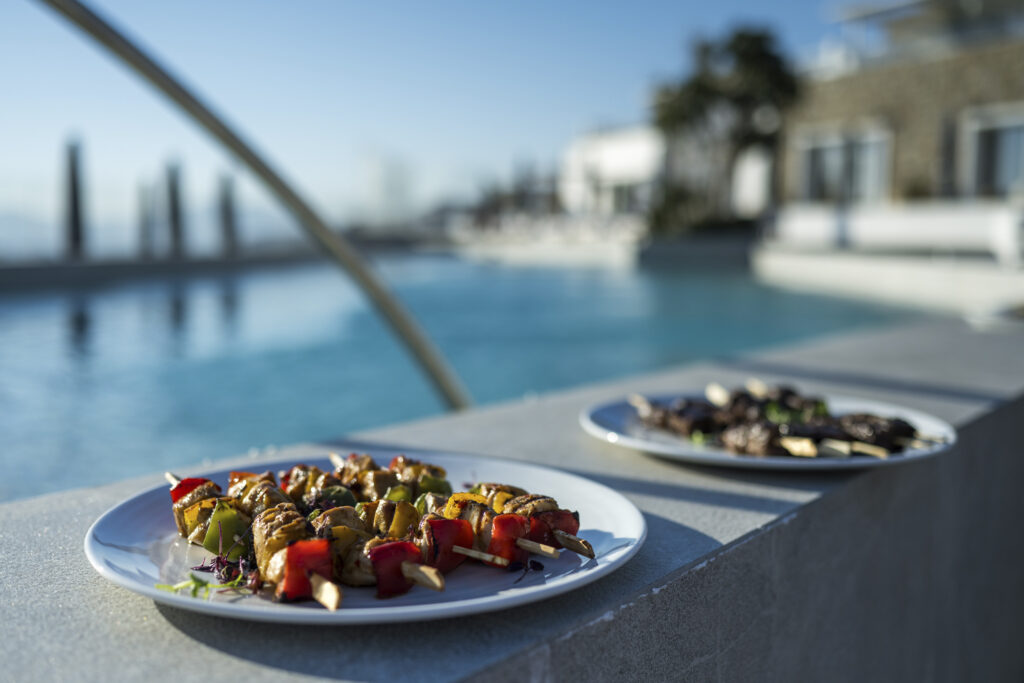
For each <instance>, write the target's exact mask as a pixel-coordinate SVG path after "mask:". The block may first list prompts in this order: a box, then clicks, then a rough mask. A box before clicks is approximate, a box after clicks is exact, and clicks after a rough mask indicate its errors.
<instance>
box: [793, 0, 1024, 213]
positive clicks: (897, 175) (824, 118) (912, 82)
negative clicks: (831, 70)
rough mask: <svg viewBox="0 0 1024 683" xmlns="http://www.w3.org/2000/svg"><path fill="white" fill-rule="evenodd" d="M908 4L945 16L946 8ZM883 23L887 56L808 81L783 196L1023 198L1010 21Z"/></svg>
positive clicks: (1022, 127) (1021, 108)
mask: <svg viewBox="0 0 1024 683" xmlns="http://www.w3.org/2000/svg"><path fill="white" fill-rule="evenodd" d="M911 4H913V5H915V6H916V7H917V14H921V12H922V10H924V11H925V16H929V12H931V14H932V15H937V16H942V17H946V18H948V14H949V13H948V9H949V7H948V6H947V5H949V3H943V2H933V3H929V2H924V3H911ZM1016 5H1017V12H1018V13H1019V5H1020V3H1016ZM996 10H998V11H996ZM1008 11H1009V10H1007V9H1006V8H1005V7H1002V6H999V7H996V8H994V9H993V12H995V13H996V14H998V15H999V16H1003V17H1007V16H1012V15H1013V13H1012V12H1011V13H1010V14H1009V15H1007V14H1006V12H1008ZM988 18H989V19H991V17H988ZM885 19H886V22H884V23H883V27H884V28H885V29H888V31H887V32H888V35H889V39H890V41H892V42H891V43H890V45H888V49H887V51H886V52H885V54H883V55H880V56H879V57H878V58H876V59H874V60H865V61H864V62H863V63H862V64H860V65H859V66H857V67H856V68H854V69H852V70H848V71H847V72H846V73H843V74H839V75H831V76H830V77H827V78H811V79H809V80H808V82H807V83H806V87H805V92H804V97H803V99H802V101H801V102H800V103H799V104H798V105H797V106H796V107H794V109H793V110H792V111H791V112H790V113H789V115H788V116H787V119H786V122H785V136H786V137H785V140H786V143H785V145H784V151H783V157H782V159H781V162H782V166H781V172H782V189H783V197H784V198H785V199H786V200H787V201H790V202H793V201H796V202H827V203H835V202H838V201H842V202H844V203H863V202H868V203H870V202H886V201H902V200H918V199H941V198H1002V197H1008V196H1013V195H1015V194H1020V193H1024V37H1021V35H1020V34H1019V33H1018V34H1016V35H1014V32H1013V31H1011V30H1009V29H1010V28H1012V26H1013V24H1012V22H1007V23H1002V24H998V23H997V24H995V28H993V22H991V21H985V22H981V21H978V20H977V18H975V20H973V21H968V22H963V21H961V22H960V23H959V24H951V23H950V22H948V21H947V22H939V21H932V22H922V21H918V22H917V23H916V24H914V23H912V22H908V21H907V20H906V18H904V17H895V18H885ZM911 26H912V27H914V30H913V31H911V30H910V29H909V28H908V27H911ZM968 29H970V30H968Z"/></svg>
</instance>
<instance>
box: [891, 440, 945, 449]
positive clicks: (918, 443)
mask: <svg viewBox="0 0 1024 683" xmlns="http://www.w3.org/2000/svg"><path fill="white" fill-rule="evenodd" d="M893 440H894V441H895V442H896V443H897V444H898V445H900V446H903V447H904V448H928V447H930V446H934V445H935V442H934V441H925V440H924V439H908V438H906V437H897V438H896V439H893Z"/></svg>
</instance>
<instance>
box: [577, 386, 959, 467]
mask: <svg viewBox="0 0 1024 683" xmlns="http://www.w3.org/2000/svg"><path fill="white" fill-rule="evenodd" d="M644 396H646V397H647V398H649V399H651V400H654V401H669V400H672V399H676V398H693V397H697V396H700V397H703V393H702V392H701V391H696V390H695V391H675V392H658V393H650V394H644ZM820 396H821V397H822V398H824V399H825V401H826V402H827V403H828V404H829V405H831V404H832V403H833V402H836V403H839V404H863V405H864V406H865V407H867V406H870V407H871V409H872V410H878V409H880V410H883V411H887V412H889V411H891V414H892V415H894V416H897V417H903V418H904V419H907V420H908V421H909V422H911V423H912V424H916V423H917V422H919V420H920V418H924V419H925V420H931V421H935V422H936V423H938V424H939V425H941V427H942V429H943V431H945V432H946V434H945V436H947V437H948V440H947V441H946V442H943V443H937V444H934V445H933V446H931V447H929V448H926V449H915V450H911V451H907V452H905V453H904V454H903V455H900V456H899V457H891V458H872V457H870V456H864V457H863V458H859V457H850V458H795V457H793V456H779V455H774V456H771V455H770V456H747V455H741V454H736V453H730V452H728V451H725V450H722V449H717V448H705V447H699V450H697V448H698V447H696V445H695V444H692V442H690V441H689V440H688V439H686V438H685V437H678V439H679V441H680V442H681V443H680V445H678V446H677V445H675V444H669V443H663V442H660V441H654V440H650V439H645V438H643V437H639V436H634V435H631V434H624V433H622V432H618V431H615V430H614V429H610V428H608V427H606V426H604V425H601V424H599V423H598V422H597V421H595V420H594V419H593V416H594V414H595V413H597V412H598V411H604V410H609V409H613V408H614V409H621V408H626V409H628V410H633V408H632V406H630V405H629V403H628V401H626V398H625V397H621V398H618V399H614V400H607V401H601V402H599V403H594V404H591V405H589V406H587V407H585V408H583V409H582V410H581V411H580V413H579V418H578V422H579V424H580V426H581V427H582V428H583V431H585V432H586V433H587V434H589V435H590V436H593V437H595V438H597V439H598V440H600V441H603V442H605V443H608V444H611V445H613V446H618V447H621V448H625V449H630V450H635V451H640V452H642V453H649V454H651V455H655V456H658V457H662V458H669V459H672V460H676V461H679V462H686V463H690V464H696V465H710V466H717V467H734V468H739V469H761V470H787V471H800V470H804V471H808V470H810V471H816V472H821V471H824V470H858V469H869V468H876V467H891V466H895V465H901V464H905V463H908V462H916V461H918V460H922V459H925V458H930V457H934V456H936V455H938V454H940V453H944V452H945V451H947V450H949V449H950V448H952V447H953V445H954V444H956V442H957V438H958V435H957V431H956V428H955V427H954V426H953V425H952V424H950V423H949V422H947V421H946V420H943V419H942V418H939V417H936V416H935V415H932V414H931V413H927V412H925V411H922V410H917V409H916V408H909V407H907V406H901V405H898V404H895V403H889V402H886V401H878V400H875V399H870V398H858V397H855V396H847V395H843V394H833V393H822V394H820ZM688 444H689V446H688Z"/></svg>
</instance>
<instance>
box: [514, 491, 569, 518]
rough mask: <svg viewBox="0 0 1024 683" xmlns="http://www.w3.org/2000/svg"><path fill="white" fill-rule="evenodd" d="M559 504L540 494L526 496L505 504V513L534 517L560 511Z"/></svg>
mask: <svg viewBox="0 0 1024 683" xmlns="http://www.w3.org/2000/svg"><path fill="white" fill-rule="evenodd" d="M558 509H559V507H558V503H557V502H555V499H554V498H551V497H550V496H542V495H538V494H535V493H534V494H526V495H524V496H518V497H516V498H513V499H512V500H510V501H508V502H507V503H505V512H508V513H512V514H513V515H522V516H523V517H533V516H534V515H538V514H540V513H541V512H547V511H548V510H558Z"/></svg>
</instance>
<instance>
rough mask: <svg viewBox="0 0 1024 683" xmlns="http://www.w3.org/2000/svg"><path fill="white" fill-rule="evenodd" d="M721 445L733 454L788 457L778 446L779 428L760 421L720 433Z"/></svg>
mask: <svg viewBox="0 0 1024 683" xmlns="http://www.w3.org/2000/svg"><path fill="white" fill-rule="evenodd" d="M722 443H723V444H724V445H725V447H726V448H728V449H729V450H730V451H732V452H734V453H744V454H747V455H789V451H787V450H786V449H785V448H783V447H782V446H780V445H779V427H778V425H776V424H773V423H771V422H768V421H766V420H761V421H758V422H743V423H740V424H738V425H734V426H732V427H729V428H727V429H726V430H725V431H723V432H722Z"/></svg>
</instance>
